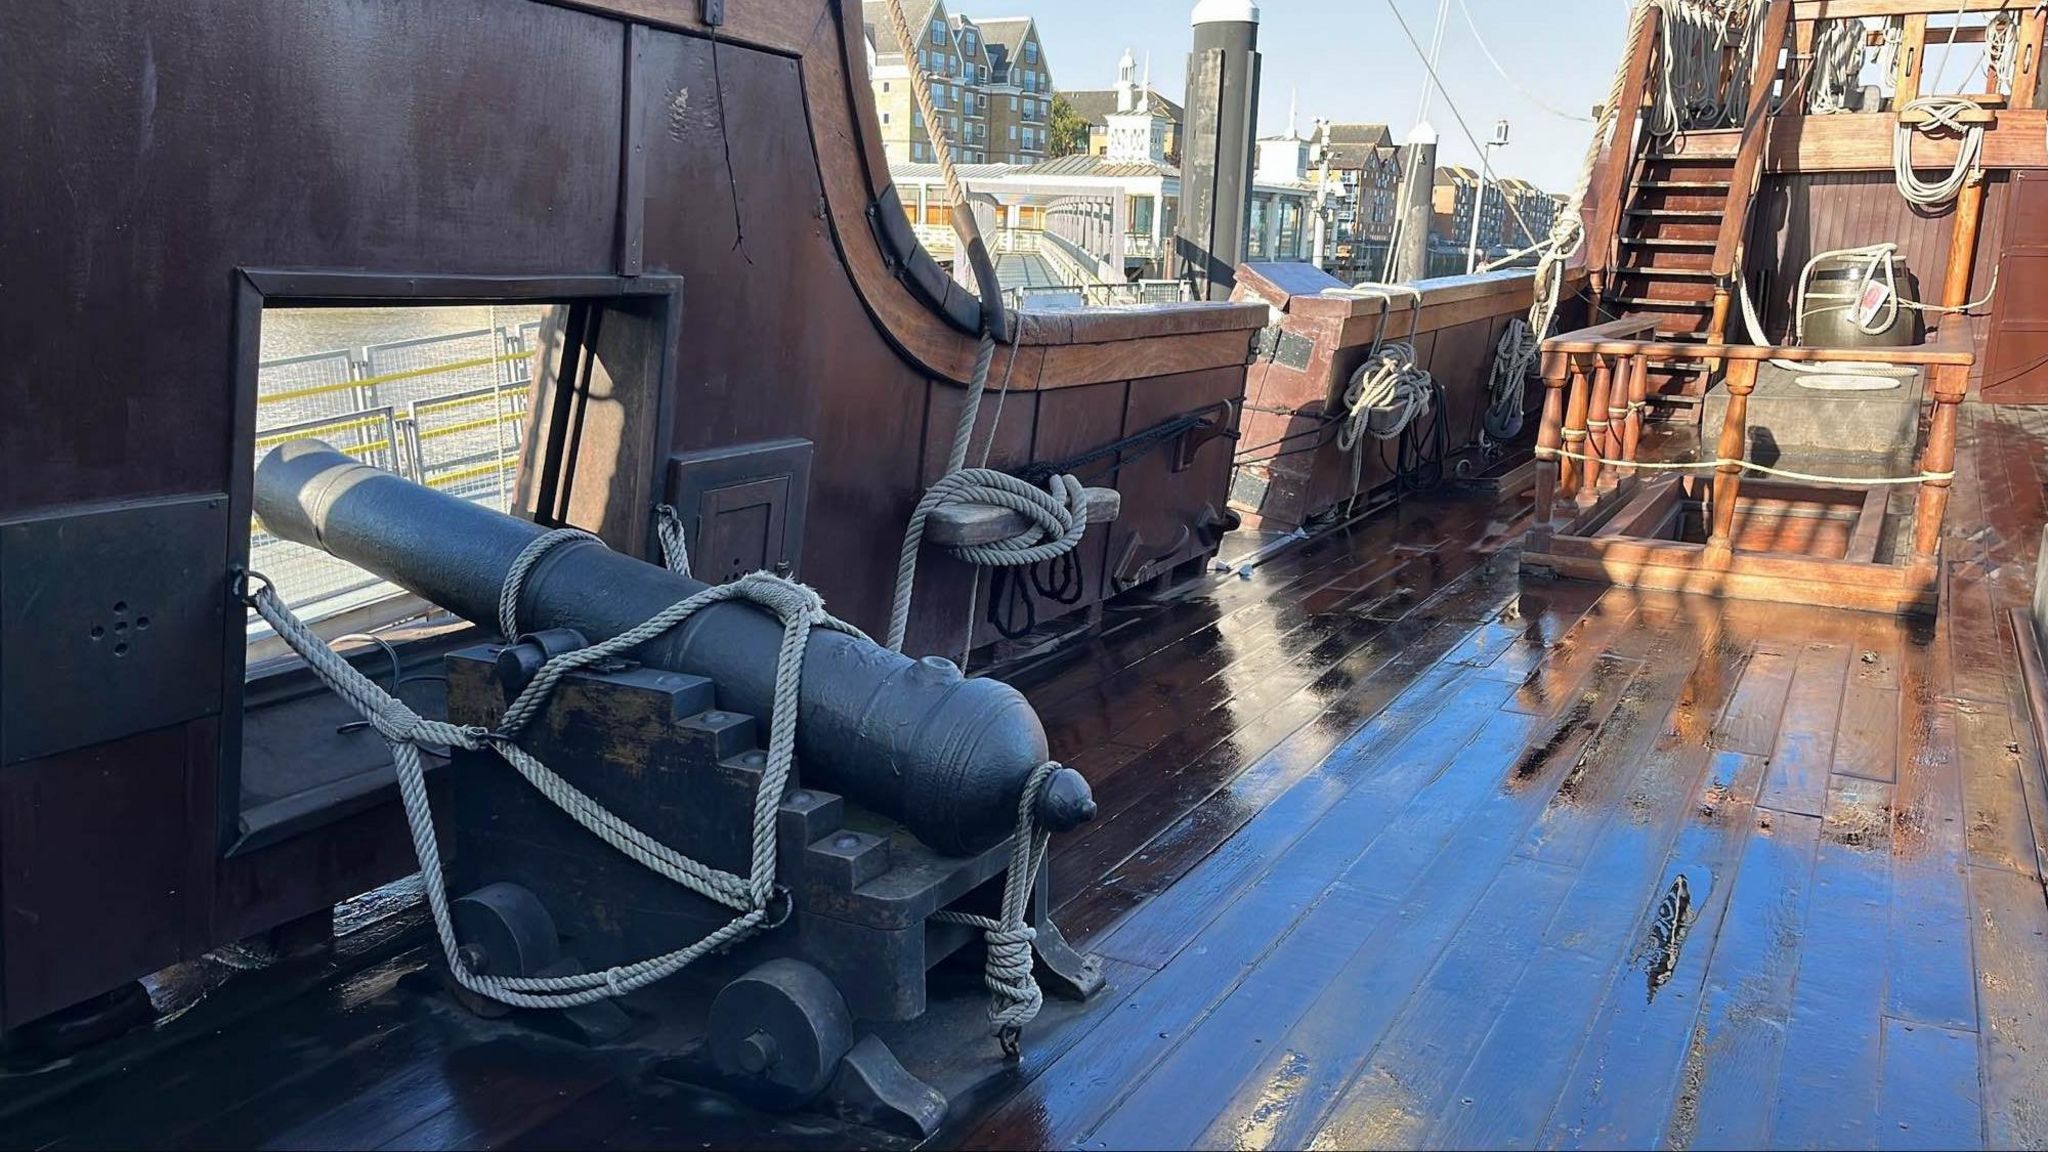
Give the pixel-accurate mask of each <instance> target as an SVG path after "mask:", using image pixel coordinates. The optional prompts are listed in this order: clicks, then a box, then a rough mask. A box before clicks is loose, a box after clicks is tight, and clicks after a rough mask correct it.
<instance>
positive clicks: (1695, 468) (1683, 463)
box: [1536, 445, 1956, 488]
mask: <svg viewBox="0 0 2048 1152" xmlns="http://www.w3.org/2000/svg"><path fill="white" fill-rule="evenodd" d="M1536 458H1537V459H1538V460H1577V461H1580V462H1582V463H1598V464H1603V465H1607V466H1610V467H1614V468H1640V469H1642V470H1644V471H1649V472H1714V471H1718V470H1719V469H1721V468H1723V467H1727V466H1730V465H1735V466H1740V467H1741V468H1742V469H1743V470H1744V471H1746V472H1761V473H1763V474H1764V475H1766V476H1776V477H1778V478H1780V479H1783V480H1801V481H1804V482H1806V483H1808V484H1841V485H1845V486H1848V487H1852V488H1882V487H1886V486H1890V485H1900V484H1925V483H1927V482H1928V481H1930V480H1953V479H1955V478H1956V474H1955V473H1954V472H1922V473H1920V474H1919V475H1918V476H1885V477H1864V476H1821V475H1818V474H1816V473H1812V472H1793V471H1790V470H1788V469H1784V468H1772V467H1770V466H1768V465H1764V464H1758V463H1756V462H1755V461H1752V460H1736V459H1733V458H1730V457H1727V456H1723V457H1719V458H1717V459H1714V460H1676V461H1661V460H1660V461H1644V460H1613V459H1609V458H1608V457H1606V456H1601V455H1597V454H1589V453H1585V452H1573V451H1570V450H1569V449H1565V448H1545V447H1543V446H1541V445H1538V446H1537V448H1536Z"/></svg>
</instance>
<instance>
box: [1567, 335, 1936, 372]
mask: <svg viewBox="0 0 2048 1152" xmlns="http://www.w3.org/2000/svg"><path fill="white" fill-rule="evenodd" d="M1592 331H1594V330H1592V329H1588V332H1589V333H1591V332H1592ZM1543 354H1544V355H1545V356H1546V357H1549V356H1645V357H1648V358H1649V359H1651V360H1665V361H1668V360H1693V359H1703V358H1713V359H1716V360H1789V361H1792V362H1794V363H1801V364H1844V363H1859V362H1860V363H1864V364H1871V363H1878V364H1960V365H1963V366H1964V367H1968V366H1969V365H1971V364H1974V363H1976V359H1977V358H1976V355H1975V354H1974V353H1972V352H1971V351H1970V346H1969V343H1968V340H1967V338H1965V337H1964V336H1963V335H1962V334H1961V333H1960V332H1958V333H1956V334H1955V335H1947V334H1944V335H1943V337H1942V338H1941V339H1940V340H1938V341H1936V342H1935V343H1932V344H1917V345H1914V346H1912V347H1909V348H1780V347H1773V346H1769V345H1762V346H1759V345H1755V344H1686V343H1673V342H1665V341H1656V340H1610V339H1607V338H1605V337H1602V336H1588V337H1587V338H1583V339H1582V338H1580V337H1579V335H1578V334H1577V333H1567V334H1565V335H1563V336H1557V337H1553V338H1552V339H1550V340H1546V341H1545V342H1544V344H1543Z"/></svg>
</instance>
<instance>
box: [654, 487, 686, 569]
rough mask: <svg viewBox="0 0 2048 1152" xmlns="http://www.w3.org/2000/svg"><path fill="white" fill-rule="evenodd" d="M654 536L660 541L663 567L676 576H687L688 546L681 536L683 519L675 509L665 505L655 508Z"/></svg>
mask: <svg viewBox="0 0 2048 1152" xmlns="http://www.w3.org/2000/svg"><path fill="white" fill-rule="evenodd" d="M654 535H655V538H656V539H657V540H660V541H661V559H662V563H663V565H664V566H666V567H667V568H668V570H669V571H671V572H673V573H675V574H676V575H678V576H688V575H689V574H690V545H689V540H688V538H687V537H685V536H684V534H683V518H682V516H681V515H680V514H679V513H677V512H676V510H675V508H673V507H672V506H670V505H667V504H660V505H656V506H655V509H654Z"/></svg>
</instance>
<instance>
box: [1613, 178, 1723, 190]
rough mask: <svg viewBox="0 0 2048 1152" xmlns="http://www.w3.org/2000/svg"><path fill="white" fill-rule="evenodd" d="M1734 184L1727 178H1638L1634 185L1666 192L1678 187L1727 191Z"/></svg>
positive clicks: (1639, 187)
mask: <svg viewBox="0 0 2048 1152" xmlns="http://www.w3.org/2000/svg"><path fill="white" fill-rule="evenodd" d="M1734 186H1735V185H1734V183H1733V182H1732V181H1728V180H1638V181H1636V187H1637V188H1638V189H1645V188H1648V189H1656V190H1659V191H1667V192H1668V191H1673V190H1678V189H1687V190H1691V191H1706V192H1726V191H1727V190H1728V189H1730V188H1733V187H1734Z"/></svg>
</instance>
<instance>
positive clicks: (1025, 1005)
mask: <svg viewBox="0 0 2048 1152" xmlns="http://www.w3.org/2000/svg"><path fill="white" fill-rule="evenodd" d="M1059 769H1060V765H1059V764H1058V763H1057V762H1055V761H1051V760H1048V761H1046V762H1045V763H1044V764H1041V765H1039V766H1038V768H1037V769H1036V770H1034V771H1033V772H1032V773H1031V775H1030V776H1029V777H1028V778H1026V780H1025V782H1024V794H1023V795H1022V796H1020V797H1019V798H1018V800H1017V833H1016V836H1015V838H1014V839H1012V840H1011V842H1010V863H1009V865H1008V867H1007V869H1006V871H1005V873H1004V877H1003V905H1002V907H1003V910H1002V917H1001V919H998V920H991V919H989V918H988V917H986V916H977V915H975V914H973V913H971V912H944V911H942V912H937V913H934V914H933V916H932V919H934V920H940V921H944V922H945V923H948V924H965V925H966V926H968V927H969V928H975V929H979V930H980V932H981V934H982V937H983V939H984V941H985V946H986V947H987V949H988V964H987V966H986V967H985V969H984V970H983V972H982V983H983V984H985V985H986V986H987V987H988V992H989V1006H988V1021H989V1030H990V1032H991V1033H993V1034H994V1035H995V1037H996V1038H997V1039H998V1040H1000V1041H1001V1042H1002V1045H1003V1050H1004V1051H1005V1052H1006V1053H1008V1054H1010V1055H1012V1056H1014V1055H1016V1054H1017V1037H1018V1036H1019V1034H1021V1033H1022V1032H1023V1030H1024V1026H1025V1025H1026V1024H1029V1023H1031V1021H1032V1020H1034V1019H1036V1018H1037V1017H1038V1010H1039V1008H1040V1006H1041V1005H1043V1004H1044V1003H1045V995H1044V993H1042V992H1041V991H1040V990H1039V987H1038V980H1037V978H1036V977H1035V976H1034V975H1033V973H1032V965H1033V964H1034V962H1035V959H1034V953H1033V949H1032V945H1033V943H1034V942H1035V941H1037V939H1038V931H1037V929H1035V928H1033V927H1032V926H1031V924H1030V922H1029V917H1028V912H1029V909H1030V907H1031V896H1032V889H1033V887H1034V886H1035V885H1036V884H1037V881H1038V870H1039V869H1040V868H1041V867H1043V866H1044V864H1045V850H1046V846H1047V845H1048V844H1049V843H1050V842H1051V839H1052V838H1051V836H1049V835H1048V834H1047V833H1046V832H1045V831H1044V830H1043V829H1041V828H1039V827H1038V818H1037V811H1038V801H1039V798H1040V797H1041V796H1042V795H1043V794H1044V793H1045V786H1046V785H1047V784H1048V783H1049V782H1050V781H1051V780H1052V777H1053V773H1055V772H1057V771H1059Z"/></svg>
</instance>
